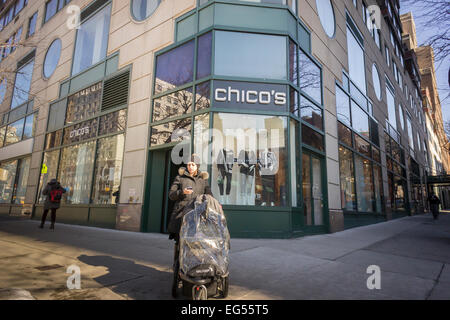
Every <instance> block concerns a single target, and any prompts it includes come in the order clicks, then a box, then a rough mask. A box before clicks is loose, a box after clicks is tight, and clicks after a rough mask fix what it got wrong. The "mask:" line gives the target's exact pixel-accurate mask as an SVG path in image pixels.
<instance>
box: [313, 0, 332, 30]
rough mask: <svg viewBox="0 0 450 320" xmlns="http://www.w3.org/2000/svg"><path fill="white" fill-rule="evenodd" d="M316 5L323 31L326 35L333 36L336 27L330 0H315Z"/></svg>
mask: <svg viewBox="0 0 450 320" xmlns="http://www.w3.org/2000/svg"><path fill="white" fill-rule="evenodd" d="M316 6H317V12H318V14H319V19H320V22H321V23H322V27H323V29H324V31H325V33H326V34H327V36H328V37H330V38H333V37H334V33H335V29H336V22H335V18H334V10H333V5H332V4H331V0H316Z"/></svg>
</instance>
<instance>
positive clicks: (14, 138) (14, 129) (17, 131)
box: [5, 118, 25, 146]
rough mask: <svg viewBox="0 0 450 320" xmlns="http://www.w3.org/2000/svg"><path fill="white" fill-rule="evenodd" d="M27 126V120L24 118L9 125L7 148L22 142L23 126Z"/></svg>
mask: <svg viewBox="0 0 450 320" xmlns="http://www.w3.org/2000/svg"><path fill="white" fill-rule="evenodd" d="M24 124H25V118H22V119H20V120H18V121H16V122H14V123H11V124H10V125H8V128H7V130H6V143H5V146H7V145H8V144H11V143H16V142H19V141H21V140H22V135H23V125H24Z"/></svg>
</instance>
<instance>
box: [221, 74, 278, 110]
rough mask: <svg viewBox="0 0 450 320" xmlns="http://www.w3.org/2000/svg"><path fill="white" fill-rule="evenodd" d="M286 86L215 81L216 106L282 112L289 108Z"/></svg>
mask: <svg viewBox="0 0 450 320" xmlns="http://www.w3.org/2000/svg"><path fill="white" fill-rule="evenodd" d="M286 91H287V88H286V86H285V85H277V84H266V83H250V82H232V81H214V106H215V107H239V108H247V109H254V110H275V111H280V110H284V109H286V108H287V94H286Z"/></svg>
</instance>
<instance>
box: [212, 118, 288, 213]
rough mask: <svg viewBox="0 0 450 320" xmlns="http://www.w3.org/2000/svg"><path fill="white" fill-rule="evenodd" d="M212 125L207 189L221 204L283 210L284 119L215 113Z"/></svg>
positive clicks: (285, 172)
mask: <svg viewBox="0 0 450 320" xmlns="http://www.w3.org/2000/svg"><path fill="white" fill-rule="evenodd" d="M213 123H214V124H213V126H214V129H216V130H217V135H216V136H215V137H214V138H213V149H212V152H213V159H212V160H213V166H212V180H211V188H212V192H213V194H214V195H218V197H219V198H220V199H221V200H222V201H223V202H221V203H224V204H228V205H251V206H272V207H274V206H277V207H280V206H281V207H283V206H287V205H288V189H287V174H288V172H287V168H288V164H287V161H288V152H287V151H288V150H287V119H286V118H285V117H277V116H262V115H245V114H226V113H218V114H215V115H214V122H213ZM219 133H220V134H219Z"/></svg>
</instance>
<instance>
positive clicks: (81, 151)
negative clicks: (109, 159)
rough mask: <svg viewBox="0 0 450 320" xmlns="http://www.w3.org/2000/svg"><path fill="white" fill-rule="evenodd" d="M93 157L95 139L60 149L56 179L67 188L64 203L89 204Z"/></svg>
mask: <svg viewBox="0 0 450 320" xmlns="http://www.w3.org/2000/svg"><path fill="white" fill-rule="evenodd" d="M94 158H95V141H91V142H87V143H82V144H78V145H74V146H71V147H68V148H64V149H62V151H61V162H60V164H59V171H58V180H59V181H60V183H61V185H62V186H64V187H66V188H68V191H67V192H66V193H65V194H64V196H63V200H64V203H66V204H89V199H90V191H91V184H92V171H93V167H94Z"/></svg>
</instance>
